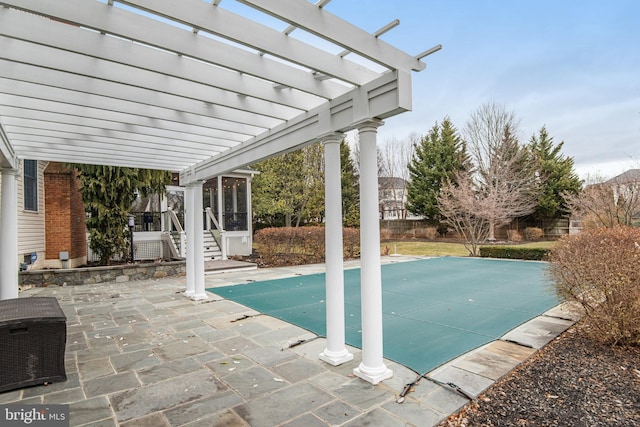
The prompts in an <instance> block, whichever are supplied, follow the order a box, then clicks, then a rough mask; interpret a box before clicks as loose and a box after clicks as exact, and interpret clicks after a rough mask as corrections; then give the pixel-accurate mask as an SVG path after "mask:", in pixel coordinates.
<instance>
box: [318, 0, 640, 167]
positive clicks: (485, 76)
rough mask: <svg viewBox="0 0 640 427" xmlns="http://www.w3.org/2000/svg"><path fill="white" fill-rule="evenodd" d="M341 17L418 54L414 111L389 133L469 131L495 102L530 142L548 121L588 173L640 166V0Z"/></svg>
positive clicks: (444, 3)
mask: <svg viewBox="0 0 640 427" xmlns="http://www.w3.org/2000/svg"><path fill="white" fill-rule="evenodd" d="M325 9H326V10H327V11H330V12H332V13H334V14H336V15H338V16H339V17H341V18H343V19H345V20H347V21H349V22H351V23H352V24H355V25H357V26H359V27H360V28H362V29H365V30H367V31H368V32H374V31H376V30H378V29H379V28H381V27H383V26H384V25H386V24H387V23H389V22H390V21H392V20H393V19H395V18H398V19H399V20H400V26H398V27H396V28H394V29H392V30H391V31H390V32H388V33H386V34H385V35H383V36H382V37H381V38H382V39H383V40H385V41H387V42H389V43H391V44H392V45H394V46H396V47H398V48H400V49H402V50H403V51H405V52H407V53H410V54H412V55H417V54H418V53H420V52H423V51H425V50H427V49H429V48H431V47H433V46H434V45H437V44H441V45H442V46H443V48H442V50H441V51H439V52H437V53H435V54H432V55H430V56H428V57H426V58H425V59H424V62H425V63H426V64H427V68H426V69H425V70H423V71H421V72H417V73H413V110H412V111H411V112H407V113H404V114H400V115H398V116H395V117H392V118H389V119H387V120H386V121H385V125H384V126H383V127H381V128H380V129H379V131H378V135H379V141H381V143H385V141H391V140H394V139H395V140H405V139H408V137H409V135H410V134H411V133H417V134H419V135H424V134H426V133H427V132H428V131H429V129H430V128H431V127H433V125H434V123H435V122H436V121H438V122H440V121H442V119H443V118H444V117H445V116H449V117H450V118H451V120H452V121H453V123H454V124H455V125H456V127H457V128H458V129H463V128H464V126H465V124H466V122H467V120H468V118H469V115H470V113H471V112H472V111H473V110H475V109H477V108H478V107H480V106H481V105H483V104H486V103H497V104H500V105H502V106H504V107H505V109H506V110H508V111H513V112H514V113H515V115H516V117H517V118H518V119H519V120H520V133H519V137H520V139H521V141H528V140H529V139H530V138H531V136H532V135H533V134H534V133H538V131H539V130H540V128H541V127H542V126H546V128H547V131H548V133H549V135H550V136H551V137H553V139H554V142H555V143H560V142H561V141H564V145H563V149H562V153H563V154H564V155H565V156H568V157H572V158H573V159H574V161H575V169H576V171H577V172H578V174H579V175H580V176H581V177H582V178H586V177H594V176H600V177H613V176H615V175H617V174H619V173H622V172H624V171H625V170H627V169H629V168H640V0H610V1H603V0H599V1H594V0H528V1H526V0H473V1H472V0H464V1H463V0H395V1H390V0H375V1H374V0H369V1H365V0H333V1H331V2H330V3H329V4H328V5H326V6H325Z"/></svg>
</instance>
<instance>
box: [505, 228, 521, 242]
mask: <svg viewBox="0 0 640 427" xmlns="http://www.w3.org/2000/svg"><path fill="white" fill-rule="evenodd" d="M507 238H508V239H509V241H511V242H521V241H522V234H520V232H519V231H518V230H507Z"/></svg>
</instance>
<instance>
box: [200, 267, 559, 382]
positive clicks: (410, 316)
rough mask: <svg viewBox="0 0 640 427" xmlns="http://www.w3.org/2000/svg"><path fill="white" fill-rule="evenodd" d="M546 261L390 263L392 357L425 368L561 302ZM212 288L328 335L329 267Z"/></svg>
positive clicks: (349, 292) (353, 341) (354, 312)
mask: <svg viewBox="0 0 640 427" xmlns="http://www.w3.org/2000/svg"><path fill="white" fill-rule="evenodd" d="M545 268H546V264H545V263H541V262H525V261H510V260H495V259H478V258H454V257H445V258H431V259H424V260H418V261H409V262H399V263H395V264H387V265H383V266H382V307H383V308H382V310H383V325H384V326H383V334H384V356H385V357H386V358H388V359H391V360H394V361H396V362H398V363H401V364H403V365H405V366H407V367H409V368H411V369H413V370H414V371H416V372H418V373H421V374H422V373H425V372H429V371H431V370H433V369H434V368H436V367H438V366H439V365H441V364H443V363H445V362H447V361H449V360H451V359H454V358H455V357H457V356H459V355H461V354H464V353H466V352H468V351H469V350H472V349H474V348H476V347H479V346H481V345H483V344H486V343H488V342H491V341H493V340H495V339H497V338H499V337H500V336H502V335H504V334H505V333H506V332H508V331H510V330H511V329H513V328H514V327H516V326H518V325H520V324H522V323H524V322H526V321H527V320H529V319H532V318H533V317H535V316H538V315H540V314H542V313H543V312H545V311H546V310H548V309H550V308H551V307H553V306H555V305H557V304H558V299H557V297H556V296H555V294H554V293H553V292H552V291H551V289H550V287H549V283H548V282H547V280H546V279H545V276H544V270H545ZM344 276H345V324H346V341H347V343H348V344H350V345H352V346H355V347H361V346H362V332H361V320H360V269H353V270H345V272H344ZM207 290H208V291H209V292H212V293H215V294H217V295H220V296H221V297H223V298H226V299H229V300H232V301H236V302H238V303H240V304H243V305H246V306H248V307H251V308H253V309H255V310H257V311H259V312H261V313H264V314H267V315H270V316H273V317H277V318H279V319H282V320H285V321H287V322H290V323H293V324H295V325H298V326H300V327H302V328H305V329H308V330H309V331H312V332H314V333H315V334H317V335H320V336H325V335H326V324H325V275H324V274H312V275H306V276H296V277H291V278H286V279H278V280H268V281H263V282H254V283H250V284H241V285H233V286H225V287H218V288H210V289H207Z"/></svg>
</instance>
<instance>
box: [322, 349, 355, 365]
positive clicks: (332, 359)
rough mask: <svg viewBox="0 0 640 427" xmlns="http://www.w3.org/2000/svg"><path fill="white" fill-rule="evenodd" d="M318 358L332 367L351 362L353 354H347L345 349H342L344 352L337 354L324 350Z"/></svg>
mask: <svg viewBox="0 0 640 427" xmlns="http://www.w3.org/2000/svg"><path fill="white" fill-rule="evenodd" d="M318 357H319V358H320V360H322V361H323V362H327V363H328V364H329V365H333V366H338V365H342V364H343V363H346V362H350V361H351V360H353V354H351V353H349V352H348V351H347V349H346V348H345V349H344V351H339V352H334V351H329V350H326V349H325V350H324V351H323V352H322V353H320V354H319V355H318Z"/></svg>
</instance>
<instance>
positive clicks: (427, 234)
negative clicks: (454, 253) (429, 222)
mask: <svg viewBox="0 0 640 427" xmlns="http://www.w3.org/2000/svg"><path fill="white" fill-rule="evenodd" d="M416 237H418V238H420V239H427V240H435V239H436V237H438V230H437V229H436V227H420V228H416Z"/></svg>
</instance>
